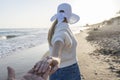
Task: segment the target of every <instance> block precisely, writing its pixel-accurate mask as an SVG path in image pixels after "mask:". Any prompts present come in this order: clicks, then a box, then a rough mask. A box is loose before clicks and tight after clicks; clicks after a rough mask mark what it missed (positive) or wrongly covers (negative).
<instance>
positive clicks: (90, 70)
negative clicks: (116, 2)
mask: <svg viewBox="0 0 120 80" xmlns="http://www.w3.org/2000/svg"><path fill="white" fill-rule="evenodd" d="M112 20H113V22H112V23H110V21H111V20H110V21H108V22H107V23H109V24H106V23H105V22H104V24H103V23H100V24H95V25H91V26H89V27H91V28H90V29H87V30H83V31H81V32H80V33H78V34H76V39H77V41H78V46H77V57H78V63H79V67H80V71H81V76H82V79H83V80H120V54H119V45H118V44H120V36H119V37H118V35H117V36H116V34H118V33H119V32H120V28H119V29H118V27H120V24H118V22H119V20H120V18H115V19H112ZM101 25H102V27H100V26H101ZM103 25H104V26H103ZM106 27H107V28H106ZM109 27H112V29H111V28H109ZM113 27H117V28H116V30H115V28H113ZM113 29H114V30H113ZM107 30H108V31H107ZM109 31H111V32H109ZM110 33H111V34H110ZM112 35H113V36H112ZM110 36H111V37H110ZM113 37H114V38H113ZM109 40H111V42H109V45H108V41H109ZM114 40H118V42H116V41H114ZM103 44H104V45H103ZM106 45H107V47H106ZM110 45H111V46H110ZM116 45H117V46H116ZM47 51H48V45H47V44H44V45H41V46H36V47H33V48H31V49H28V50H24V51H21V52H20V53H19V54H13V55H10V56H7V57H5V58H2V59H0V80H5V79H6V76H7V69H6V67H7V66H11V67H13V68H15V70H16V74H17V77H21V76H22V75H23V74H24V73H26V72H27V71H28V70H29V69H30V68H31V67H32V66H33V65H34V64H35V63H36V62H37V61H39V60H40V59H41V58H42V57H43V56H45V55H47V54H44V53H46V52H47Z"/></svg>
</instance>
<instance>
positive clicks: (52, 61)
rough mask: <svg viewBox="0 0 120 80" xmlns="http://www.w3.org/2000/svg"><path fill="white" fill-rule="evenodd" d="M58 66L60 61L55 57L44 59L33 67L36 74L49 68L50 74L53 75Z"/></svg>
mask: <svg viewBox="0 0 120 80" xmlns="http://www.w3.org/2000/svg"><path fill="white" fill-rule="evenodd" d="M59 64H60V59H59V58H56V57H50V56H48V57H46V58H44V59H43V60H41V61H39V62H38V63H36V65H35V66H34V71H35V72H36V73H38V74H40V73H43V74H44V72H46V71H47V68H48V67H51V71H50V74H52V73H54V72H55V71H56V70H57V69H58V66H59Z"/></svg>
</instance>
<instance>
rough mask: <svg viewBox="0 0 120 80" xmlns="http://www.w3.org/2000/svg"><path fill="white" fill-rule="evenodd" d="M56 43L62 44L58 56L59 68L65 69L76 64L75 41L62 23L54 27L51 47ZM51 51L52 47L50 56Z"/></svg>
mask: <svg viewBox="0 0 120 80" xmlns="http://www.w3.org/2000/svg"><path fill="white" fill-rule="evenodd" d="M56 41H61V42H63V43H64V47H63V49H62V51H61V56H60V58H61V63H60V68H63V67H67V66H70V65H72V64H74V63H76V62H77V58H76V46H77V41H76V39H75V37H74V35H73V33H72V32H71V30H70V28H69V25H68V24H67V23H64V22H62V23H59V24H57V25H56V26H55V32H54V35H53V37H52V40H51V43H52V45H54V43H55V42H56ZM52 50H53V47H52V46H50V55H52Z"/></svg>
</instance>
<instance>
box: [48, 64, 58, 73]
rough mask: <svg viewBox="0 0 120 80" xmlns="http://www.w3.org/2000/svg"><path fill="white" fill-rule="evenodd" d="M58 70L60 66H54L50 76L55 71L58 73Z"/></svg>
mask: <svg viewBox="0 0 120 80" xmlns="http://www.w3.org/2000/svg"><path fill="white" fill-rule="evenodd" d="M57 69H58V65H56V66H54V67H53V68H52V69H51V71H50V75H51V74H53V73H54V72H55V71H57Z"/></svg>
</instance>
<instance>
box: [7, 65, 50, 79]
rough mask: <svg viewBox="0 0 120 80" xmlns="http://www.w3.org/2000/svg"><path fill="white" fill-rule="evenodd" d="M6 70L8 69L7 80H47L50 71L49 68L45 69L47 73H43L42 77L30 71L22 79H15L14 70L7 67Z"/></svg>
mask: <svg viewBox="0 0 120 80" xmlns="http://www.w3.org/2000/svg"><path fill="white" fill-rule="evenodd" d="M7 69H8V80H47V78H48V75H49V73H50V70H51V68H50V67H49V68H48V69H47V72H45V73H44V74H43V75H42V76H40V75H36V74H35V73H34V72H33V70H32V69H31V70H30V71H29V72H28V73H27V74H26V75H24V76H23V77H22V79H16V77H15V71H14V69H13V68H11V67H8V68H7Z"/></svg>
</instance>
